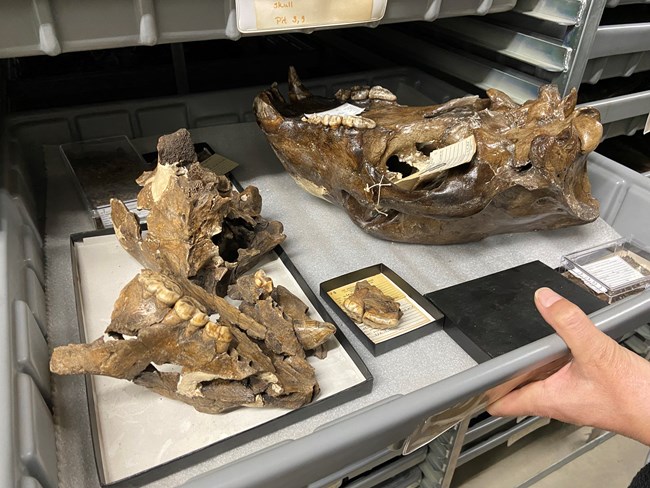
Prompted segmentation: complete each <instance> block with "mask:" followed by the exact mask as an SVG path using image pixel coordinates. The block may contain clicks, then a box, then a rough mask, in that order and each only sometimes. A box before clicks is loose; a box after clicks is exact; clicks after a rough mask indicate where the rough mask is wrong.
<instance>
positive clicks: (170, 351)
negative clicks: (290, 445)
mask: <svg viewBox="0 0 650 488" xmlns="http://www.w3.org/2000/svg"><path fill="white" fill-rule="evenodd" d="M259 274H260V273H259V272H258V274H257V275H259ZM257 275H256V276H257ZM248 278H249V277H248V276H244V277H242V278H240V280H239V281H238V282H237V284H236V285H235V286H236V287H237V289H238V290H241V293H242V294H243V295H244V296H246V297H252V296H253V293H254V291H253V290H251V289H250V287H251V283H252V284H253V285H254V282H252V281H251V280H249V279H248ZM268 283H269V291H268V292H267V293H265V294H264V295H260V298H257V299H256V298H250V299H251V302H250V303H249V302H246V301H242V305H241V308H242V310H244V309H246V308H247V307H254V308H257V309H259V310H262V312H261V313H257V314H253V316H251V315H250V314H245V313H243V312H242V311H239V310H238V309H237V308H236V307H235V306H233V305H231V304H230V303H228V302H227V301H226V300H224V299H223V298H221V297H218V296H216V295H211V294H209V293H207V292H206V291H205V290H203V289H201V288H200V287H198V286H197V285H195V284H193V283H191V282H190V281H189V280H187V279H184V278H172V277H170V276H168V275H165V274H162V273H158V272H155V271H151V270H143V271H142V272H141V273H140V274H138V275H137V276H136V277H135V278H133V280H131V281H130V282H129V283H128V284H127V285H126V286H125V287H124V289H123V290H122V291H121V293H120V297H119V298H118V300H117V301H116V303H115V308H114V310H113V314H112V316H111V323H110V325H109V326H108V328H107V329H106V333H105V334H104V337H101V338H99V339H97V340H96V341H94V342H92V343H90V344H71V345H68V346H63V347H57V348H55V349H54V352H53V354H52V359H51V361H50V369H51V370H52V371H53V372H55V373H58V374H79V373H90V374H101V375H105V376H112V377H115V378H121V379H127V380H132V381H133V382H134V383H136V384H138V385H142V386H146V387H148V388H151V389H152V390H154V391H155V392H156V393H159V394H161V395H164V396H167V397H169V398H173V399H176V400H181V401H184V402H185V403H188V404H190V405H193V406H194V407H195V408H196V409H197V410H199V411H202V412H207V413H218V412H221V411H223V410H226V409H229V408H232V407H236V406H247V407H263V406H271V405H272V406H280V407H286V408H296V407H299V406H301V405H304V404H305V403H308V402H310V401H311V400H312V398H313V396H314V395H315V394H316V393H318V391H319V389H318V383H317V381H316V377H315V373H314V369H313V368H312V367H311V366H310V365H309V363H308V362H307V361H306V359H305V357H306V354H305V351H306V350H308V349H317V348H318V347H320V346H322V345H323V344H324V343H325V341H327V339H329V338H330V337H331V336H332V334H333V333H334V332H335V328H334V326H333V325H332V324H329V323H325V322H317V321H312V322H313V324H312V327H311V330H310V333H309V334H308V337H309V338H310V339H311V341H310V342H309V343H308V344H306V345H303V343H302V341H301V339H300V337H301V332H300V330H299V325H297V324H301V323H302V321H303V320H304V316H305V315H306V310H307V307H306V305H304V304H303V305H302V307H301V309H298V308H292V307H291V306H286V307H283V306H282V305H281V304H280V303H279V302H277V301H276V300H275V299H273V297H274V296H276V292H277V289H278V288H279V287H278V288H276V287H274V286H273V283H272V282H271V281H270V279H268ZM285 291H286V290H285ZM235 296H237V295H236V294H235ZM291 296H292V297H293V299H295V300H298V298H297V297H295V296H293V295H291ZM301 303H302V302H301ZM296 310H300V311H301V313H296ZM215 314H216V316H218V318H217V319H211V318H210V317H214V316H215ZM291 314H294V315H291ZM159 365H175V366H176V367H177V369H178V371H177V372H168V371H162V370H161V369H160V368H159Z"/></svg>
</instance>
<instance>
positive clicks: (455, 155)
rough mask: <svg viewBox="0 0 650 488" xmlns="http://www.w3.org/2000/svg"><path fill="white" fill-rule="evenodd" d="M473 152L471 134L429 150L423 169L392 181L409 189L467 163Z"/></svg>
mask: <svg viewBox="0 0 650 488" xmlns="http://www.w3.org/2000/svg"><path fill="white" fill-rule="evenodd" d="M474 153H476V139H474V135H473V134H472V135H471V136H469V137H466V138H465V139H461V140H460V141H458V142H455V143H453V144H450V145H449V146H445V147H442V148H440V149H436V150H435V151H431V154H429V161H428V162H427V165H426V166H425V167H424V168H423V169H421V170H420V171H418V172H417V173H413V174H411V175H409V176H407V177H406V178H402V179H401V180H397V181H394V182H393V183H394V184H395V185H397V186H398V187H400V188H402V189H405V190H410V189H412V188H414V187H415V186H416V185H417V184H418V183H420V182H421V181H426V180H427V179H428V178H429V177H430V176H432V175H435V174H436V173H440V172H441V171H444V170H447V169H451V168H455V167H456V166H460V165H461V164H465V163H469V162H470V161H471V160H472V158H473V157H474Z"/></svg>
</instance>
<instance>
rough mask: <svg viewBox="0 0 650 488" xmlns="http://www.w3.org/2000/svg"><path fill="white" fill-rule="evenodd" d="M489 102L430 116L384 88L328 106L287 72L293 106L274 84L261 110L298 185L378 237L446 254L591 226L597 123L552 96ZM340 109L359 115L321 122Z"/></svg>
mask: <svg viewBox="0 0 650 488" xmlns="http://www.w3.org/2000/svg"><path fill="white" fill-rule="evenodd" d="M487 94H488V98H487V99H481V98H478V97H476V96H468V97H464V98H460V99H455V100H450V101H448V102H446V103H444V104H441V105H432V106H425V107H410V106H403V105H399V104H398V103H397V101H396V97H395V95H393V94H392V93H391V92H389V91H388V90H386V89H384V88H382V87H359V86H357V87H352V88H350V89H347V90H339V92H337V94H336V97H335V98H323V97H318V96H315V95H312V94H311V93H310V92H309V91H308V90H307V89H306V88H305V87H304V86H303V85H302V83H301V82H300V80H299V79H298V77H297V75H296V72H295V71H294V70H293V69H290V71H289V99H288V101H287V100H286V99H285V98H284V97H283V95H282V94H281V93H280V91H279V90H278V88H277V86H276V85H273V86H272V87H271V88H270V89H268V90H266V91H264V92H262V93H260V94H259V95H258V96H257V97H256V98H255V102H254V110H255V114H256V117H257V121H258V124H259V125H260V127H261V128H262V130H263V131H264V133H265V134H266V137H267V139H268V140H269V142H270V144H271V146H272V147H273V149H274V150H275V153H276V154H277V156H278V158H279V159H280V161H281V162H282V164H283V165H284V167H285V168H286V170H287V171H288V172H289V173H290V174H291V175H292V176H293V177H294V179H295V180H296V181H297V182H298V184H300V186H302V187H303V188H304V189H306V190H307V191H309V192H310V193H313V194H315V195H317V196H319V197H321V198H324V199H326V200H328V201H330V202H332V203H336V204H338V205H340V206H341V207H343V208H344V209H345V210H346V211H347V212H348V214H349V215H350V217H351V218H352V219H353V221H354V222H355V223H357V225H359V226H360V227H361V228H362V229H364V230H365V231H366V232H368V233H370V234H372V235H374V236H377V237H381V238H384V239H389V240H394V241H402V242H412V243H426V244H450V243H458V242H469V241H476V240H480V239H483V238H485V237H487V236H489V235H493V234H500V233H508V232H522V231H529V230H541V229H554V228H559V227H566V226H570V225H577V224H582V223H586V222H590V221H593V220H594V219H596V218H597V217H598V202H597V201H596V200H594V199H593V198H592V196H591V194H590V185H589V180H588V178H587V172H586V158H587V154H588V153H589V152H590V151H592V150H593V149H594V148H595V147H596V146H597V144H598V142H599V141H600V138H601V136H602V126H601V124H600V121H599V119H600V115H599V113H598V112H597V111H596V110H595V109H592V108H579V109H576V107H575V104H576V98H577V97H576V93H575V91H572V92H571V93H570V94H569V95H568V96H567V97H566V98H564V99H563V98H561V97H560V96H559V93H558V91H557V88H556V87H555V86H553V85H546V86H542V87H541V88H540V91H539V96H538V98H537V99H535V100H529V101H527V102H526V103H524V104H522V105H519V104H517V103H515V102H513V101H512V100H511V99H510V98H509V97H508V96H507V95H506V94H504V93H502V92H500V91H498V90H494V89H491V90H488V91H487ZM344 103H347V104H349V105H351V106H353V107H357V108H359V109H363V111H362V112H361V113H358V114H350V113H347V114H344V115H338V114H334V115H332V114H325V115H323V114H320V112H323V111H327V110H331V109H333V108H336V107H339V108H340V107H341V105H343V104H344ZM306 114H316V115H306ZM472 138H473V141H474V142H473V144H474V145H475V152H474V154H473V156H471V154H470V157H471V160H469V161H468V162H466V163H464V164H460V165H458V166H455V167H450V168H449V169H443V170H440V171H431V172H429V173H428V174H426V171H424V170H425V168H426V167H427V165H430V164H431V161H432V160H433V159H432V158H433V157H434V156H439V153H440V151H439V150H440V149H442V148H445V147H447V146H450V145H452V144H454V143H458V142H460V141H467V140H471V139H472ZM423 174H424V176H421V177H419V178H416V179H415V184H412V183H413V182H408V180H406V179H407V178H409V177H410V178H409V179H413V177H414V176H419V175H423ZM401 180H405V181H401ZM406 183H411V184H406Z"/></svg>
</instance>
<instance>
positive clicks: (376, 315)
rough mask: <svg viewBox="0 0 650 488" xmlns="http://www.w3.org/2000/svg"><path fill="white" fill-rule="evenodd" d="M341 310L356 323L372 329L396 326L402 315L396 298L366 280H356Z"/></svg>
mask: <svg viewBox="0 0 650 488" xmlns="http://www.w3.org/2000/svg"><path fill="white" fill-rule="evenodd" d="M343 310H344V312H345V313H346V314H348V315H349V316H350V318H351V319H352V320H354V321H355V322H356V323H357V324H360V323H364V324H366V325H367V326H369V327H372V328H374V329H391V328H393V327H397V324H398V323H399V319H400V318H401V317H402V310H401V309H400V306H399V303H398V302H397V300H395V299H393V298H391V297H389V296H388V295H386V294H385V293H383V292H382V291H381V290H380V289H379V288H377V287H376V286H374V285H371V284H370V283H368V282H367V281H366V280H362V281H358V282H357V284H356V285H355V287H354V293H353V294H352V295H350V296H349V297H348V298H347V299H346V300H345V302H343Z"/></svg>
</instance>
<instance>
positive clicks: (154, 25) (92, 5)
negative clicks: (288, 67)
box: [0, 0, 516, 58]
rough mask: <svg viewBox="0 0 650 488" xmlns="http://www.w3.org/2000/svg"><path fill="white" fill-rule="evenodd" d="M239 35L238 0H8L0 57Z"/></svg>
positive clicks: (424, 0) (478, 1)
mask: <svg viewBox="0 0 650 488" xmlns="http://www.w3.org/2000/svg"><path fill="white" fill-rule="evenodd" d="M515 4H516V0H388V4H387V7H386V14H385V16H384V18H383V19H382V21H381V22H383V23H390V22H406V21H412V20H434V19H435V18H437V17H452V16H458V15H485V14H487V13H493V12H504V11H507V10H509V9H511V8H512V7H513V6H514V5H515ZM366 25H373V24H370V23H369V24H366ZM296 30H297V31H298V30H299V29H296ZM239 37H241V33H240V32H239V31H238V30H237V24H236V15H235V1H234V0H192V1H191V2H170V1H165V0H148V1H144V0H133V1H120V2H115V1H114V2H103V1H101V0H92V1H88V0H87V1H84V2H81V3H80V2H78V1H75V0H57V1H56V2H54V1H51V0H37V1H33V2H9V3H7V4H6V5H4V6H3V12H2V15H1V16H0V58H9V57H19V56H34V55H39V54H48V55H50V56H54V55H57V54H60V53H62V52H71V51H86V50H91V49H106V48H115V47H127V46H137V45H142V46H153V45H156V44H166V43H172V42H188V41H202V40H208V39H233V40H234V39H238V38H239Z"/></svg>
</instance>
